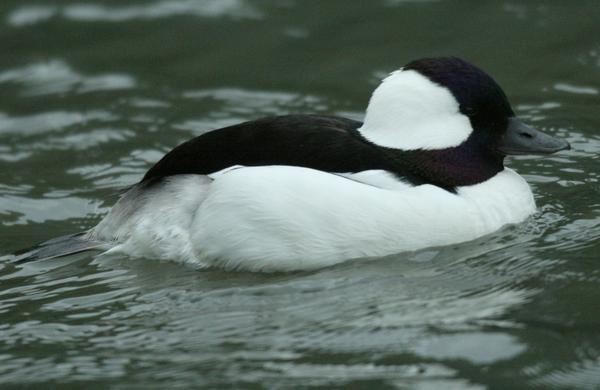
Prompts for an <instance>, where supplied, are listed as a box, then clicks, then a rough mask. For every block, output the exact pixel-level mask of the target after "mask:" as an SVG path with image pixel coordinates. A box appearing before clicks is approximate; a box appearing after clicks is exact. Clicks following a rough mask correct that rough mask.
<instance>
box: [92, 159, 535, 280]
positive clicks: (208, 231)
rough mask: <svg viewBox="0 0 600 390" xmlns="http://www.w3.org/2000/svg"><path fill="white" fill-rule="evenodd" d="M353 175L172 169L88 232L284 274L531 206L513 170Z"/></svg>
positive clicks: (146, 253) (506, 217)
mask: <svg viewBox="0 0 600 390" xmlns="http://www.w3.org/2000/svg"><path fill="white" fill-rule="evenodd" d="M381 173H382V172H381V171H371V172H370V173H364V174H363V177H371V178H373V177H377V178H382V177H385V175H381ZM359 178H360V175H358V176H354V177H352V179H351V180H350V179H348V178H344V177H341V176H339V175H334V174H329V173H325V172H321V171H316V170H313V169H308V168H300V167H289V166H269V167H244V168H238V169H234V170H230V171H228V172H226V173H224V174H222V175H219V176H218V177H217V178H216V179H215V180H211V179H210V178H208V177H206V176H200V175H181V176H174V177H172V178H169V179H167V182H166V183H164V184H162V185H158V186H157V187H156V188H151V189H150V190H143V191H141V190H139V189H138V188H137V187H134V188H133V189H132V190H130V191H129V192H128V193H127V194H126V195H125V196H124V197H123V198H122V199H121V200H120V201H119V202H118V203H117V204H116V205H115V206H114V207H113V209H112V210H111V212H110V214H109V215H107V217H106V218H105V219H104V220H103V221H101V222H100V224H99V225H98V226H97V227H95V228H94V229H92V230H91V231H90V233H89V234H90V236H91V237H92V238H94V239H101V240H104V241H111V240H112V241H115V244H116V246H115V247H114V248H113V249H112V250H111V251H112V252H114V251H118V252H122V253H125V254H128V255H131V256H136V257H148V258H158V259H165V260H167V259H168V260H173V261H178V262H184V263H188V264H194V265H196V266H201V267H203V266H209V265H212V266H218V267H223V268H227V269H243V270H253V271H258V270H261V271H289V270H301V269H314V268H319V267H324V266H328V265H332V264H336V263H339V262H342V261H345V260H348V259H353V258H362V257H373V256H383V255H389V254H393V253H398V252H402V251H412V250H417V249H421V248H426V247H430V246H440V245H449V244H454V243H459V242H463V241H468V240H472V239H475V238H477V237H480V236H482V235H485V234H488V233H491V232H493V231H495V230H497V229H499V228H501V227H502V226H503V225H506V224H510V223H517V222H520V221H522V220H523V219H525V218H526V217H527V216H528V215H530V214H531V213H533V212H534V210H535V204H534V201H533V195H532V193H531V190H530V189H529V186H528V185H527V183H526V182H525V180H524V179H523V178H522V177H520V176H519V175H517V174H516V173H515V172H514V171H512V170H510V169H505V170H504V171H502V172H500V173H498V174H497V175H496V176H494V177H493V178H492V179H490V180H488V181H486V182H483V183H480V184H477V185H474V186H468V187H461V188H459V189H458V193H457V194H452V193H450V192H448V191H445V190H443V189H440V188H439V187H436V186H433V185H421V186H417V187H410V186H408V185H405V184H399V185H398V186H397V187H396V188H395V189H385V188H379V187H376V186H374V185H372V184H374V182H372V183H370V184H369V185H365V184H363V183H360V182H358V181H356V180H357V179H359ZM388 179H389V178H388ZM381 183H382V182H381V181H380V184H381ZM387 183H388V185H387V186H386V187H388V188H393V186H390V185H389V184H390V183H391V181H388V182H387Z"/></svg>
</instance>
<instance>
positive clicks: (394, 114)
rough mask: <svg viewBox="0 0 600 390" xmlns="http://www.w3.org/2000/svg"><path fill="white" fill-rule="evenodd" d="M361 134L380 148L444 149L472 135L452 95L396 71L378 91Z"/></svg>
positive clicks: (418, 76)
mask: <svg viewBox="0 0 600 390" xmlns="http://www.w3.org/2000/svg"><path fill="white" fill-rule="evenodd" d="M358 130H359V131H360V133H361V134H362V135H363V137H365V138H366V139H368V140H369V141H371V142H373V143H374V144H376V145H379V146H385V147H389V148H395V149H403V150H415V149H425V150H431V149H445V148H449V147H454V146H458V145H460V144H461V143H462V142H463V141H465V140H466V139H467V138H468V137H469V135H470V134H471V132H472V131H473V129H472V127H471V123H470V122H469V118H467V117H466V116H465V115H463V114H462V113H461V112H460V110H459V104H458V102H457V101H456V99H455V98H454V96H453V95H452V93H451V92H450V91H449V90H448V89H447V88H444V87H442V86H440V85H438V84H436V83H434V82H432V81H431V80H429V79H428V78H427V77H425V76H423V75H422V74H420V73H418V72H417V71H414V70H402V69H400V70H397V71H395V72H393V73H391V74H390V75H389V76H388V77H387V78H386V79H384V80H383V82H382V83H381V84H380V85H379V86H378V87H377V88H376V89H375V91H374V92H373V95H372V96H371V100H370V101H369V106H368V107H367V114H366V117H365V121H364V124H363V125H362V127H361V128H360V129H358Z"/></svg>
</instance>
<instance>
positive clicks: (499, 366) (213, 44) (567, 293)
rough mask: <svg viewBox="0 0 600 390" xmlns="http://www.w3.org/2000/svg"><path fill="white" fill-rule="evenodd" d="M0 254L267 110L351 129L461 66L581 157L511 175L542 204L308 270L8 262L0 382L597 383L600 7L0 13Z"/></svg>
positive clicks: (206, 0)
mask: <svg viewBox="0 0 600 390" xmlns="http://www.w3.org/2000/svg"><path fill="white" fill-rule="evenodd" d="M0 53H2V55H1V56H0V254H4V253H9V252H12V251H14V250H17V249H19V248H22V247H26V246H30V245H31V244H33V243H36V242H39V241H42V240H45V239H49V238H51V237H54V236H58V235H61V234H67V233H71V232H74V231H79V230H82V229H85V228H89V227H91V226H93V225H94V224H95V223H96V222H97V221H98V220H99V218H100V217H101V216H102V215H103V213H105V212H106V211H107V209H108V207H110V205H111V204H112V203H113V202H114V200H115V197H116V193H117V192H118V190H119V189H120V188H122V187H124V186H127V185H130V184H133V183H134V182H135V181H137V180H139V179H140V178H141V176H142V175H143V173H144V171H145V170H146V169H147V168H148V167H149V166H150V165H151V164H152V163H153V162H154V161H156V160H157V159H158V158H160V156H161V155H162V154H163V153H164V152H165V151H167V150H169V149H170V148H172V147H173V146H175V145H177V144H178V143H180V142H181V141H183V140H185V139H188V138H190V137H192V136H194V135H197V134H200V133H202V132H203V131H206V130H209V129H211V128H215V127H219V126H223V125H226V124H231V123H235V122H238V121H242V120H246V119H252V118H257V117H260V116H264V115H270V114H285V113H307V112H317V113H328V114H338V115H346V116H350V117H353V118H361V116H362V112H363V110H364V107H365V106H366V103H367V100H368V97H369V95H370V93H371V91H372V89H373V88H374V87H375V86H376V85H377V80H378V79H379V78H380V77H381V76H382V75H384V74H385V73H386V72H389V71H391V70H393V69H395V68H397V67H400V66H402V65H403V64H404V63H406V62H408V61H410V60H412V59H415V58H419V57H425V56H438V55H457V56H462V57H465V58H467V59H469V60H471V61H472V62H474V63H476V64H478V65H479V66H481V67H483V68H484V69H485V70H487V71H488V72H489V73H490V74H492V75H493V76H494V77H495V78H496V79H497V80H498V81H499V83H500V84H501V85H502V86H503V87H504V89H505V90H506V92H507V94H508V95H509V97H510V99H511V101H512V103H513V105H514V107H515V109H516V111H517V113H518V114H519V115H520V116H522V117H523V118H525V119H527V120H528V121H529V122H530V123H532V124H534V125H536V126H538V127H541V128H544V129H546V130H547V131H549V132H552V133H555V134H558V135H560V136H562V137H565V138H567V139H568V140H569V141H570V142H571V144H572V146H573V149H572V150H571V151H568V152H565V153H561V154H560V155H556V156H553V157H550V158H545V159H540V158H529V157H527V158H513V159H511V160H510V161H509V165H510V166H511V167H513V168H515V169H517V170H518V171H519V172H520V173H521V174H522V175H524V176H525V177H526V178H527V179H528V181H529V182H530V183H531V185H532V187H533V188H534V192H535V196H536V200H537V202H538V206H539V210H540V212H539V213H538V214H536V215H535V216H534V217H532V218H531V219H530V220H528V221H527V222H525V223H523V224H521V225H519V226H514V227H510V228H507V229H505V230H503V231H501V232H498V233H496V234H494V235H492V236H491V237H485V238H483V239H481V240H478V241H476V242H472V243H467V244H463V245H458V246H454V247H447V248H442V249H435V250H426V251H422V252H419V253H416V254H402V255H397V256H392V257H390V258H386V259H381V260H376V261H372V262H363V263H360V262H354V263H347V264H343V265H341V266H338V267H334V268H330V269H324V270H321V271H317V272H310V273H293V274H278V275H261V274H249V273H226V272H222V271H204V272H199V271H194V270H191V269H188V268H185V267H182V266H178V265H175V264H169V263H159V262H156V261H150V260H141V259H138V260H132V259H125V258H124V259H114V260H111V261H110V262H105V261H99V260H94V258H93V257H92V256H82V257H80V258H79V259H69V260H55V261H50V262H46V263H42V264H30V265H27V266H23V267H20V266H19V267H17V266H14V265H11V264H9V263H7V262H6V261H3V262H0V388H8V387H11V386H19V385H22V386H30V387H31V388H52V387H56V388H61V389H64V388H115V389H147V388H161V389H162V388H173V389H175V388H181V389H188V388H197V387H205V388H224V387H234V388H295V387H324V388H336V387H340V388H341V387H346V386H349V385H354V386H356V387H365V388H415V389H435V388H444V389H482V388H540V389H546V388H565V389H566V388H581V389H593V388H600V289H599V285H600V259H599V258H598V257H599V256H598V253H599V251H600V241H599V240H598V238H599V237H600V198H599V195H600V184H599V182H598V180H599V179H600V177H599V173H598V162H599V161H598V153H599V152H600V135H599V134H600V119H599V114H600V105H599V103H600V95H599V92H600V86H599V83H598V81H599V80H600V3H599V2H597V1H572V2H566V1H527V2H517V1H510V2H501V1H479V2H474V1H462V2H459V1H423V2H420V1H402V0H376V1H369V2H366V1H361V2H359V1H341V0H340V1H300V0H297V1H294V0H284V1H276V0H264V1H258V0H256V1H251V0H172V1H168V0H163V1H160V0H157V1H134V0H119V1H117V0H114V1H97V2H91V1H87V0H80V1H77V0H73V1H71V0H62V1H39V0H38V1H35V0H3V1H2V2H1V3H0Z"/></svg>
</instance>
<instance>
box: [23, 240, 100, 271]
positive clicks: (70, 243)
mask: <svg viewBox="0 0 600 390" xmlns="http://www.w3.org/2000/svg"><path fill="white" fill-rule="evenodd" d="M107 247H108V245H107V243H106V242H101V241H94V240H88V239H86V238H85V233H76V234H69V235H66V236H61V237H56V238H53V239H51V240H48V241H45V242H42V243H41V244H38V245H36V246H34V247H32V248H29V249H25V250H22V251H19V252H17V253H15V254H14V255H13V256H11V261H12V262H13V263H16V264H23V263H29V262H32V261H41V260H49V259H54V258H57V257H63V256H69V255H74V254H76V253H80V252H85V251H88V250H94V249H96V250H103V249H107Z"/></svg>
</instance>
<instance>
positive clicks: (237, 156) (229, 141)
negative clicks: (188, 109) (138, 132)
mask: <svg viewBox="0 0 600 390" xmlns="http://www.w3.org/2000/svg"><path fill="white" fill-rule="evenodd" d="M360 126H361V122H358V121H354V120H351V119H345V118H337V117H332V116H319V115H285V116H277V117H267V118H262V119H258V120H255V121H250V122H244V123H240V124H237V125H233V126H229V127H225V128H222V129H218V130H214V131H210V132H208V133H205V134H202V135H200V136H198V137H196V138H193V139H191V140H189V141H187V142H184V143H183V144H181V145H179V146H177V147H176V148H175V149H173V150H171V151H170V152H169V153H167V154H166V155H165V156H164V157H163V158H162V159H161V160H160V161H159V162H157V163H156V164H155V165H154V166H153V167H152V168H150V170H149V171H148V172H147V173H146V175H145V176H144V178H143V180H142V181H150V180H156V179H160V178H162V177H166V176H171V175H178V174H186V173H193V174H203V175H206V174H210V173H213V172H217V171H220V170H222V169H225V168H228V167H230V166H233V165H245V166H261V165H291V166H300V167H307V168H314V169H318V170H321V171H325V172H336V173H351V172H360V171H364V170H368V169H386V170H390V169H391V170H393V167H392V166H391V164H390V163H389V162H388V160H387V159H386V158H385V157H384V156H383V155H382V154H381V152H380V151H379V150H378V148H377V147H376V146H374V145H372V144H370V143H369V142H367V141H366V140H364V139H363V138H362V137H360V136H359V135H358V133H356V132H354V130H356V129H357V128H358V127H360Z"/></svg>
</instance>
